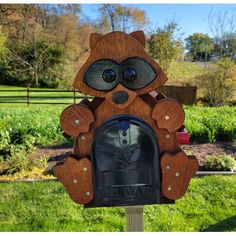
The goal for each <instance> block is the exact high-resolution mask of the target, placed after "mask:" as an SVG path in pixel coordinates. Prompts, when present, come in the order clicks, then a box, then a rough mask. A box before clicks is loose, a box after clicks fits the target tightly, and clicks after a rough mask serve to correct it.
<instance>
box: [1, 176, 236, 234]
mask: <svg viewBox="0 0 236 236" xmlns="http://www.w3.org/2000/svg"><path fill="white" fill-rule="evenodd" d="M235 186H236V176H230V177H229V176H209V177H204V178H194V179H192V181H191V184H190V188H189V190H188V192H187V194H186V195H185V197H184V198H183V199H181V200H178V201H177V202H176V204H174V205H153V206H145V210H144V219H145V231H235V230H236V215H235V212H236V189H235ZM0 195H1V198H0V231H125V211H124V209H123V208H96V209H85V208H83V207H82V206H79V205H77V204H75V203H73V202H72V201H71V200H70V198H69V197H68V195H67V193H66V192H65V191H64V188H63V187H62V185H61V184H60V183H58V182H38V183H6V184H3V183H2V184H0Z"/></svg>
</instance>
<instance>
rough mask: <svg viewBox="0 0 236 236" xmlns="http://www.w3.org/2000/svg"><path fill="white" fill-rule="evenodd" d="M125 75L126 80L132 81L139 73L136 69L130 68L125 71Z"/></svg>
mask: <svg viewBox="0 0 236 236" xmlns="http://www.w3.org/2000/svg"><path fill="white" fill-rule="evenodd" d="M123 77H124V79H125V80H126V81H129V82H131V81H134V80H135V79H136V77H137V73H136V71H135V70H134V69H132V68H128V69H126V70H125V71H124V75H123Z"/></svg>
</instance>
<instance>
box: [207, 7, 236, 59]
mask: <svg viewBox="0 0 236 236" xmlns="http://www.w3.org/2000/svg"><path fill="white" fill-rule="evenodd" d="M235 13H236V8H233V9H228V10H220V11H214V10H212V11H211V12H210V13H209V15H208V24H209V28H210V31H211V33H212V35H213V37H214V44H215V50H214V51H215V53H216V54H217V55H218V56H219V58H224V57H230V56H231V55H230V54H231V53H229V52H232V51H234V48H231V45H233V44H234V43H233V44H231V43H226V42H227V41H228V40H229V38H230V40H232V41H235V35H236V17H235ZM228 42H229V41H228ZM234 52H235V51H234Z"/></svg>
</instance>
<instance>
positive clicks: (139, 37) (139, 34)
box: [129, 31, 146, 47]
mask: <svg viewBox="0 0 236 236" xmlns="http://www.w3.org/2000/svg"><path fill="white" fill-rule="evenodd" d="M129 35H131V36H132V37H134V38H135V39H136V40H138V41H139V43H141V45H142V46H143V47H145V45H146V39H145V34H144V33H143V31H134V32H132V33H130V34H129Z"/></svg>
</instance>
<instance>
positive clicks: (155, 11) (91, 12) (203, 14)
mask: <svg viewBox="0 0 236 236" xmlns="http://www.w3.org/2000/svg"><path fill="white" fill-rule="evenodd" d="M122 5H125V4H122ZM127 5H128V6H133V7H138V8H141V9H142V10H144V11H145V12H146V14H147V17H148V19H149V21H150V22H151V26H150V29H151V30H154V29H155V28H156V27H157V26H163V25H165V24H166V23H167V22H170V21H171V20H172V19H174V20H175V21H176V22H177V23H178V25H179V27H180V28H181V32H183V33H184V34H183V36H182V39H184V38H187V37H188V36H189V35H191V34H193V33H195V32H201V33H208V35H210V36H212V35H211V33H210V30H209V27H208V20H207V18H208V14H209V12H210V11H211V10H212V9H213V10H215V11H222V10H227V9H231V10H232V9H235V10H236V4H127ZM97 7H98V4H82V11H83V13H84V14H85V15H87V16H89V17H90V18H91V19H96V17H97V13H96V11H95V10H96V8H97ZM235 14H236V11H235ZM235 17H236V15H235Z"/></svg>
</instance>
